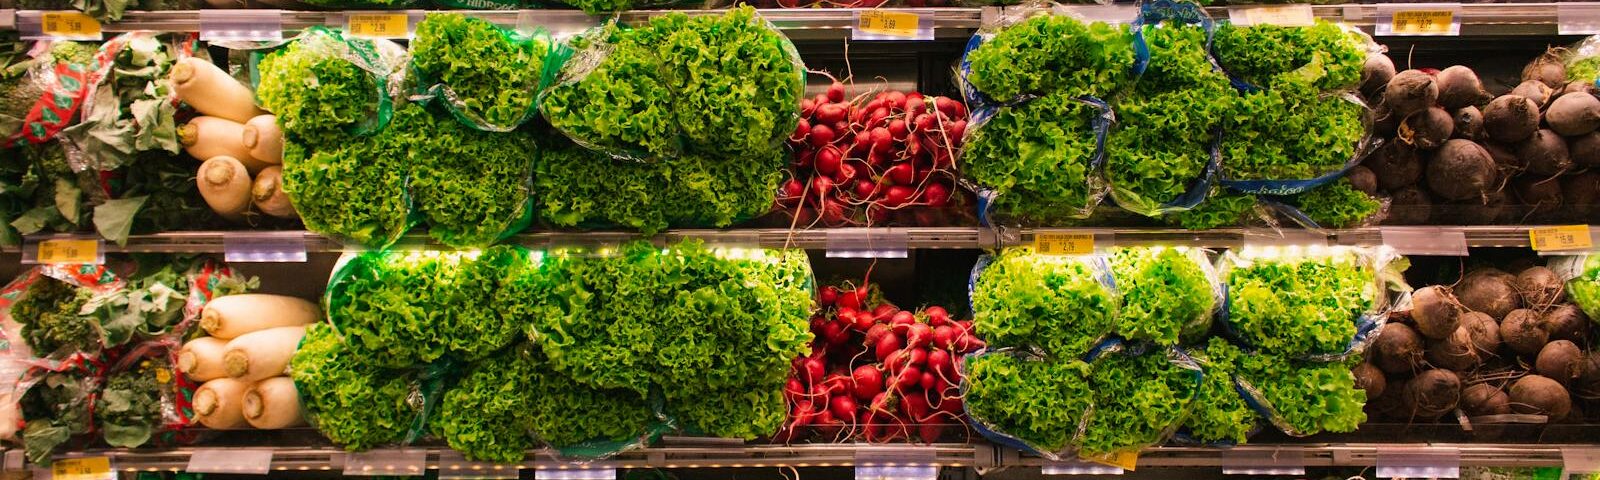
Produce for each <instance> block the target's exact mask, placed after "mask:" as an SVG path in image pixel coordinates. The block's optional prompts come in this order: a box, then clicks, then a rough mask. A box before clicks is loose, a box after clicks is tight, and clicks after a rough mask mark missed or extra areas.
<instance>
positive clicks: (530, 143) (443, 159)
mask: <svg viewBox="0 0 1600 480" xmlns="http://www.w3.org/2000/svg"><path fill="white" fill-rule="evenodd" d="M389 130H391V131H392V132H385V133H383V134H381V135H380V137H384V138H386V139H392V140H394V141H396V142H402V143H403V144H404V145H405V148H406V154H407V155H409V156H410V157H411V161H410V163H411V165H412V171H411V174H412V175H411V179H410V184H409V187H410V188H409V190H410V192H411V197H412V201H413V202H415V205H414V208H415V210H416V213H417V214H418V216H420V217H421V218H424V219H426V220H427V222H428V235H429V236H431V237H433V238H435V239H438V240H439V241H440V242H442V243H444V244H446V245H450V246H452V247H456V248H483V247H487V246H489V245H491V244H493V243H495V242H497V241H500V240H503V239H505V238H507V237H509V236H511V235H513V234H516V233H517V232H520V231H522V230H523V229H525V228H527V226H528V225H529V224H531V223H532V222H533V201H534V200H533V198H532V197H533V196H532V192H531V189H532V186H531V185H530V184H531V183H532V175H533V168H534V165H533V163H534V158H535V156H536V155H537V152H536V149H535V143H534V137H533V136H532V135H530V134H528V133H527V132H506V133H495V132H485V131H480V130H475V129H473V128H471V127H468V126H466V125H462V124H460V123H459V122H454V121H451V120H450V119H447V118H439V117H436V116H434V115H433V114H431V113H429V112H427V111H425V110H424V109H423V108H422V107H421V106H419V105H417V104H407V105H405V106H404V107H401V109H400V111H399V113H397V114H396V116H395V120H394V122H393V123H392V125H390V128H389Z"/></svg>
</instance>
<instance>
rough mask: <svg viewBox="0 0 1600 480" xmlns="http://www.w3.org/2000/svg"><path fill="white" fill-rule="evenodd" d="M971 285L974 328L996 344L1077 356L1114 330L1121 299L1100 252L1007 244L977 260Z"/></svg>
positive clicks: (1057, 355) (1055, 356)
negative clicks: (1059, 252) (1051, 251)
mask: <svg viewBox="0 0 1600 480" xmlns="http://www.w3.org/2000/svg"><path fill="white" fill-rule="evenodd" d="M969 285H970V288H971V297H972V315H973V326H974V331H975V332H977V334H978V337H979V338H982V339H983V340H984V341H986V342H988V344H989V345H992V346H996V347H1024V346H1034V347H1037V348H1039V349H1040V350H1041V351H1042V352H1043V353H1044V354H1045V355H1047V356H1048V357H1050V358H1051V359H1055V360H1060V359H1067V358H1078V357H1081V356H1083V355H1084V354H1087V353H1089V351H1090V349H1091V348H1093V347H1094V346H1095V345H1097V344H1099V343H1100V341H1101V340H1103V339H1104V338H1105V337H1106V336H1107V335H1110V334H1111V333H1112V332H1113V331H1115V330H1116V326H1117V321H1116V319H1117V314H1118V313H1117V311H1118V309H1117V306H1118V301H1119V297H1118V294H1117V292H1116V290H1115V289H1114V287H1113V280H1112V275H1111V272H1110V270H1109V268H1108V267H1107V265H1106V263H1105V260H1104V259H1102V258H1100V257H1098V256H1087V255H1085V256H1056V255H1040V254H1036V253H1034V252H1033V249H1032V248H1027V247H1020V248H1008V249H1005V250H1002V251H1000V252H999V253H998V254H996V255H992V256H984V257H981V258H979V260H978V264H977V265H976V266H974V267H973V270H972V279H971V283H970V284H969Z"/></svg>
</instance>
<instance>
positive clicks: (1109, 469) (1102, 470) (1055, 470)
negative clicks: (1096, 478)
mask: <svg viewBox="0 0 1600 480" xmlns="http://www.w3.org/2000/svg"><path fill="white" fill-rule="evenodd" d="M1124 473H1127V470H1123V469H1122V467H1118V466H1113V465H1106V464H1103V463H1099V462H1090V461H1086V460H1079V459H1076V458H1062V459H1061V460H1059V461H1054V462H1046V463H1045V464H1044V465H1043V466H1041V467H1039V474H1040V475H1122V474H1124Z"/></svg>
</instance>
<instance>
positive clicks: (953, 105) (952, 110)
mask: <svg viewBox="0 0 1600 480" xmlns="http://www.w3.org/2000/svg"><path fill="white" fill-rule="evenodd" d="M933 107H934V108H935V109H937V110H939V113H941V114H944V115H945V116H947V117H960V116H964V115H965V113H964V112H965V110H966V108H965V107H962V106H961V102H957V101H955V100H953V99H951V98H950V97H934V99H933Z"/></svg>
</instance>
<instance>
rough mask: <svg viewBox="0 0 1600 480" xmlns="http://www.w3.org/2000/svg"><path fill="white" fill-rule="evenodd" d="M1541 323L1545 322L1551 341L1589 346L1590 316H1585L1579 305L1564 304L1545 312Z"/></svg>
mask: <svg viewBox="0 0 1600 480" xmlns="http://www.w3.org/2000/svg"><path fill="white" fill-rule="evenodd" d="M1539 321H1541V322H1544V329H1545V331H1546V332H1550V340H1551V341H1552V342H1554V341H1556V340H1565V341H1569V342H1572V343H1574V344H1577V345H1580V346H1581V345H1588V344H1589V330H1590V328H1591V327H1590V326H1589V325H1590V322H1589V316H1588V315H1584V313H1583V309H1581V308H1578V306H1577V305H1573V304H1570V303H1563V304H1560V305H1556V306H1555V308H1552V309H1550V311H1548V312H1544V316H1543V317H1540V319H1539Z"/></svg>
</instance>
